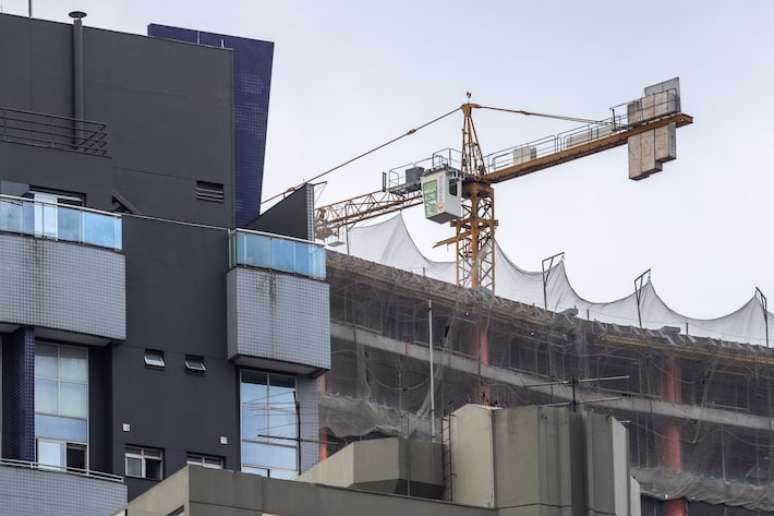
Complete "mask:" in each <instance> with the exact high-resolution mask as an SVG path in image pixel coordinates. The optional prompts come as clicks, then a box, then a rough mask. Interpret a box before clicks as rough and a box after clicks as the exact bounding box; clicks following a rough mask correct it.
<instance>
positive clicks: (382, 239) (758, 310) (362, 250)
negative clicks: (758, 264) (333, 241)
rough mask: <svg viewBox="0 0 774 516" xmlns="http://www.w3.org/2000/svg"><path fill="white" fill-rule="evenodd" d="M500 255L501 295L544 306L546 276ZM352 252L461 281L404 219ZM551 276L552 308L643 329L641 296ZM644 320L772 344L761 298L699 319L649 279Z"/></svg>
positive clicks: (371, 231)
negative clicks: (607, 295) (592, 292)
mask: <svg viewBox="0 0 774 516" xmlns="http://www.w3.org/2000/svg"><path fill="white" fill-rule="evenodd" d="M495 252H496V253H497V254H496V256H495V268H496V276H497V287H496V291H495V293H496V294H497V295H498V296H500V297H504V298H507V299H512V300H514V301H519V302H521V303H526V304H530V305H535V306H539V307H542V306H543V303H544V299H543V273H542V272H540V271H538V272H530V271H526V270H523V269H521V268H520V267H518V266H517V265H516V264H514V263H513V262H511V261H510V260H509V259H508V257H507V256H505V254H504V253H503V252H502V250H501V249H500V247H499V246H497V249H496V251H495ZM349 253H350V254H351V255H353V256H356V257H358V258H362V259H365V260H369V261H373V262H376V263H380V264H382V265H386V266H389V267H394V268H397V269H402V270H406V271H409V272H413V273H416V274H420V275H426V276H428V277H430V278H434V279H437V280H441V281H446V282H449V283H455V281H456V272H455V271H456V269H455V263H454V262H440V261H433V260H429V259H428V258H426V257H425V256H424V255H423V254H422V253H421V252H420V250H419V248H418V247H417V245H416V244H415V243H414V241H413V239H412V238H411V236H410V235H409V232H408V229H407V228H406V224H405V222H404V220H403V217H402V216H401V215H397V216H395V217H392V218H390V219H387V220H385V221H384V222H380V223H377V224H374V225H371V226H363V227H358V228H354V229H352V230H351V231H350V234H349ZM547 274H548V281H547V284H546V298H547V301H548V309H549V310H552V311H555V312H562V311H565V310H569V309H573V308H574V309H577V310H578V317H581V318H584V319H585V318H588V319H591V320H597V321H600V322H606V323H614V324H620V325H626V326H638V325H639V318H638V312H637V296H636V294H635V293H632V294H630V295H628V296H626V297H623V298H621V299H618V300H615V301H611V302H609V303H594V302H591V301H588V300H586V299H583V298H582V297H581V296H580V295H578V293H577V292H576V291H575V289H573V287H572V285H571V284H570V281H569V279H568V278H567V273H566V270H565V267H564V262H563V261H559V262H558V263H556V264H555V265H554V267H553V268H552V269H551V270H550V271H549V272H548V273H547ZM640 316H641V318H642V326H643V327H644V328H648V329H654V330H657V329H661V328H663V327H664V326H672V327H675V328H680V331H681V332H682V333H686V328H687V332H688V334H690V335H693V336H697V337H711V338H717V339H723V340H727V341H734V342H744V343H750V344H758V345H764V346H765V345H766V320H765V317H764V311H763V309H762V305H761V303H760V301H759V300H758V299H757V298H756V297H755V296H753V297H752V298H751V299H750V300H749V301H748V302H747V303H745V304H744V306H742V307H741V308H739V309H738V310H736V311H735V312H732V313H730V314H728V315H724V316H722V317H718V318H715V319H695V318H691V317H686V316H684V315H681V314H679V313H677V312H675V311H674V310H672V309H671V308H669V307H668V306H667V305H666V304H665V303H664V301H662V300H661V298H660V297H659V295H658V294H657V293H656V290H655V289H654V288H653V284H652V283H651V282H650V280H649V279H647V280H646V282H645V283H644V285H643V286H642V289H641V290H640ZM769 320H770V321H774V317H772V316H771V314H770V313H769ZM686 325H687V326H686Z"/></svg>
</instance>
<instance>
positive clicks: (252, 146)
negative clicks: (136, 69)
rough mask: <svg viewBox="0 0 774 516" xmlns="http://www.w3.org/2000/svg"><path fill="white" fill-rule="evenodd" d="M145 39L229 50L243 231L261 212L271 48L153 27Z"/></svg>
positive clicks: (237, 208)
mask: <svg viewBox="0 0 774 516" xmlns="http://www.w3.org/2000/svg"><path fill="white" fill-rule="evenodd" d="M148 35H149V36H152V37H157V38H166V39H174V40H177V41H186V42H189V43H197V44H200V45H208V46H214V47H221V48H229V49H232V50H233V52H234V154H235V161H236V162H235V169H236V170H235V177H234V183H235V190H236V192H235V199H234V210H235V216H234V219H235V222H236V225H237V226H246V225H247V223H249V222H250V221H251V220H253V219H254V218H255V217H256V216H258V215H259V214H260V209H261V206H260V199H261V186H262V183H263V162H264V156H265V151H266V125H267V122H268V116H269V90H270V89H271V67H272V60H273V56H274V43H271V42H269V41H260V40H256V39H247V38H239V37H235V36H227V35H223V34H213V33H209V32H200V31H195V30H189V29H182V28H179V27H169V26H166V25H156V24H151V25H149V26H148Z"/></svg>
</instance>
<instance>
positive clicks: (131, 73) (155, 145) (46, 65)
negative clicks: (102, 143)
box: [0, 14, 234, 226]
mask: <svg viewBox="0 0 774 516" xmlns="http://www.w3.org/2000/svg"><path fill="white" fill-rule="evenodd" d="M88 22H89V18H86V20H85V23H86V25H88ZM0 37H2V39H3V41H4V42H7V43H8V44H1V45H0V62H2V63H3V70H4V74H6V75H7V76H8V77H13V80H7V81H2V84H0V106H2V107H9V108H15V109H21V110H28V111H35V112H40V113H45V114H52V115H59V116H66V117H69V116H72V115H73V90H72V83H73V78H72V70H73V64H72V26H71V25H69V24H63V23H55V22H49V21H43V20H37V19H29V18H26V17H20V16H11V15H6V14H0ZM84 62H85V68H84V89H85V92H84V115H85V118H86V119H89V120H94V121H98V122H103V123H106V124H107V131H108V141H109V144H108V150H109V155H110V158H109V159H105V158H96V157H87V156H79V155H74V154H73V153H70V152H65V151H54V150H45V149H38V148H34V147H31V148H30V147H27V146H25V145H19V144H7V143H6V144H0V163H3V168H2V170H0V180H7V181H15V182H19V183H27V184H33V185H36V186H38V187H45V188H55V189H63V190H68V191H73V192H79V193H85V194H86V202H87V205H88V206H90V207H93V208H98V209H110V207H111V199H112V196H113V195H114V194H119V195H120V196H121V197H122V198H124V199H126V200H127V201H128V202H129V203H130V204H131V205H132V206H133V207H134V208H135V209H136V210H137V211H138V212H139V213H141V214H144V215H152V216H157V217H168V218H173V219H178V220H186V221H191V222H200V223H206V224H217V225H221V226H229V225H231V223H232V222H233V203H234V186H233V185H234V158H233V154H234V117H233V109H232V105H233V96H234V93H233V84H232V80H233V56H232V52H231V51H230V50H227V49H222V48H216V47H205V46H198V45H190V44H185V43H179V42H175V41H169V40H162V39H156V38H148V37H144V36H138V35H134V34H122V33H119V32H113V31H108V30H101V29H96V28H91V27H88V26H86V27H85V28H84ZM197 180H200V181H209V182H216V183H222V184H223V185H224V190H225V201H224V202H223V203H214V202H208V201H201V200H197V199H196V197H195V187H196V181H197Z"/></svg>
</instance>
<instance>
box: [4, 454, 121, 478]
mask: <svg viewBox="0 0 774 516" xmlns="http://www.w3.org/2000/svg"><path fill="white" fill-rule="evenodd" d="M0 466H10V467H13V468H24V469H38V470H41V471H54V472H58V473H67V474H70V475H76V476H79V477H86V478H93V479H96V480H107V481H109V482H116V483H119V484H123V483H124V477H122V476H120V475H113V474H111V473H102V472H99V471H92V470H90V469H78V468H68V467H63V466H50V465H48V464H41V463H39V462H30V461H26V460H17V459H5V458H0Z"/></svg>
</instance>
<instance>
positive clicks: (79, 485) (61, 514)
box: [0, 465, 126, 516]
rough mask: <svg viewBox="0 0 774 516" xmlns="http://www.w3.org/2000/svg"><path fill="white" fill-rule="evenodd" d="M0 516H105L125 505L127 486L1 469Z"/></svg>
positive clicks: (80, 478) (57, 473) (33, 470)
mask: <svg viewBox="0 0 774 516" xmlns="http://www.w3.org/2000/svg"><path fill="white" fill-rule="evenodd" d="M0 500H2V507H0V513H2V514H8V515H27V514H30V515H32V514H34V515H35V516H106V515H108V514H112V513H113V512H115V511H117V510H118V509H120V508H121V507H122V506H123V505H124V504H125V503H126V486H125V485H124V484H123V482H120V481H109V480H100V479H96V478H89V477H85V476H79V475H71V474H68V473H62V472H57V471H41V470H37V469H30V468H27V467H14V466H7V465H5V466H4V465H0Z"/></svg>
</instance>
